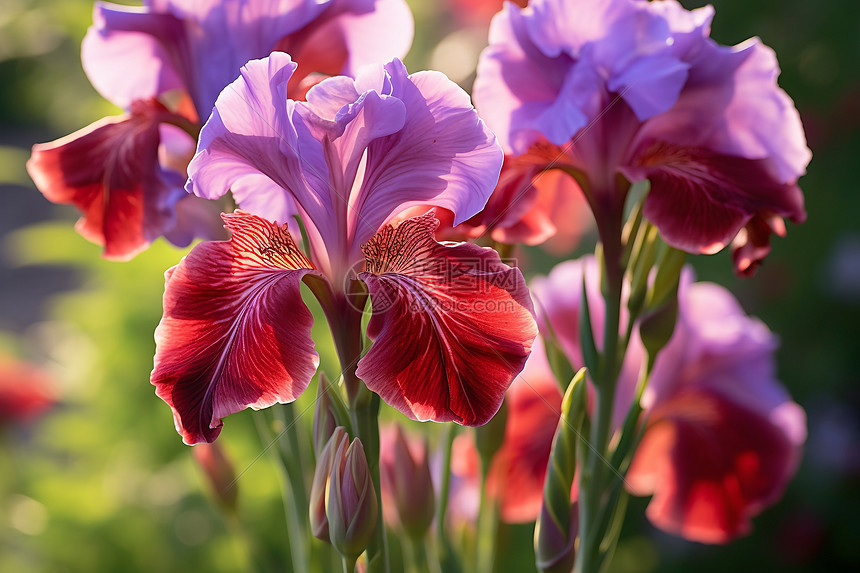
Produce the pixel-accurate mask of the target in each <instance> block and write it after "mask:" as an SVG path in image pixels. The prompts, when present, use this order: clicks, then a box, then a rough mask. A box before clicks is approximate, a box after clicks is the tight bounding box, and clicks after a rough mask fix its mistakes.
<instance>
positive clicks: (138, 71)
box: [81, 2, 185, 109]
mask: <svg viewBox="0 0 860 573" xmlns="http://www.w3.org/2000/svg"><path fill="white" fill-rule="evenodd" d="M184 38H185V32H184V30H183V27H182V23H181V22H180V21H179V20H178V19H176V18H175V17H173V16H171V15H170V14H156V13H151V12H149V11H147V10H146V8H133V7H129V6H118V5H114V4H107V3H104V2H96V5H95V8H94V11H93V25H92V26H90V28H89V30H87V35H86V36H85V37H84V41H83V44H82V45H81V61H82V63H83V67H84V71H85V72H86V74H87V77H88V78H89V80H90V82H92V84H93V87H95V88H96V90H97V91H98V92H99V93H100V94H101V95H103V96H104V97H105V98H106V99H108V100H110V101H111V102H112V103H114V104H115V105H117V106H119V107H122V108H126V109H127V108H128V107H130V105H131V103H132V102H133V101H134V100H137V99H148V98H152V97H156V96H158V95H160V94H162V93H164V92H166V91H168V90H172V89H182V88H185V76H183V75H182V74H183V73H184V70H181V69H179V68H177V62H176V60H175V59H174V56H175V53H172V52H171V51H170V47H171V46H174V45H175V47H174V49H178V48H179V45H181V43H182V42H183V41H184Z"/></svg>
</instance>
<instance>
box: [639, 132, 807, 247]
mask: <svg viewBox="0 0 860 573" xmlns="http://www.w3.org/2000/svg"><path fill="white" fill-rule="evenodd" d="M640 166H641V167H640ZM637 168H638V169H637ZM633 170H638V171H640V172H641V173H642V174H643V175H644V176H645V177H647V178H648V179H649V180H650V181H651V191H650V193H649V194H648V197H647V199H646V201H645V206H644V210H643V213H644V215H645V216H646V217H648V218H649V219H650V220H651V221H652V222H653V223H654V224H655V225H657V227H658V228H659V229H660V233H661V235H662V236H663V238H664V239H665V240H666V242H667V243H669V244H670V245H672V246H674V247H676V248H679V249H682V250H685V251H688V252H703V253H708V254H710V253H715V252H717V251H719V250H721V249H722V248H723V247H725V246H726V245H727V244H729V243H730V242H731V240H732V238H733V237H734V236H735V235H737V234H738V232H739V231H740V230H741V229H742V228H743V227H744V225H746V224H747V223H748V222H749V220H750V219H751V218H752V217H753V216H754V215H755V214H757V213H765V212H767V213H773V214H776V215H779V216H781V217H788V218H790V219H792V220H793V221H794V222H797V223H800V222H803V220H804V219H805V218H806V212H805V211H804V208H803V195H802V194H801V192H800V188H799V187H798V186H797V185H795V184H787V183H781V182H780V181H779V180H778V179H776V178H775V177H774V176H773V174H772V173H771V171H770V170H769V166H768V163H767V162H766V161H765V160H754V159H745V158H742V157H737V156H731V155H721V154H717V153H714V152H713V151H710V150H707V149H703V148H691V147H678V146H673V145H670V144H666V143H654V144H652V145H650V146H648V148H647V149H646V150H645V151H643V152H641V153H639V154H638V158H637V160H636V164H635V167H634V168H633V169H631V171H633Z"/></svg>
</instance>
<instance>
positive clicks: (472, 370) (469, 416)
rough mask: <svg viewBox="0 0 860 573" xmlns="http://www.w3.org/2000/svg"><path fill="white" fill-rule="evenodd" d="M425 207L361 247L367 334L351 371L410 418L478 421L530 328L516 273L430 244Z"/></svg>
mask: <svg viewBox="0 0 860 573" xmlns="http://www.w3.org/2000/svg"><path fill="white" fill-rule="evenodd" d="M437 226H438V221H437V220H436V219H435V217H433V215H432V214H430V213H428V214H426V215H424V216H422V217H416V218H412V219H407V220H405V221H403V222H401V223H400V225H398V226H397V227H396V228H395V227H393V226H391V225H386V226H385V227H383V229H382V230H381V231H380V232H379V233H378V234H377V235H376V236H374V237H373V239H371V240H370V241H369V242H368V243H367V244H366V245H364V246H363V250H364V252H365V257H366V268H367V270H366V272H363V273H361V274H360V275H359V278H361V280H363V281H364V282H365V283H366V284H367V288H368V290H369V292H370V298H371V302H372V305H373V314H372V316H371V319H370V322H369V324H368V327H367V334H368V336H369V337H370V338H371V339H372V340H374V344H373V346H372V347H371V349H370V351H369V352H368V353H367V354H366V355H365V356H364V357H363V358H362V359H361V361H360V362H359V364H358V370H357V375H358V377H359V378H361V379H362V380H364V382H365V384H367V387H368V388H370V389H371V390H373V391H374V392H376V393H377V394H379V395H380V396H381V397H382V399H383V400H385V401H386V402H387V403H388V404H390V405H392V406H394V407H395V408H397V409H398V410H400V411H401V412H403V413H404V414H406V415H407V416H409V417H410V418H413V419H417V420H434V421H439V422H442V421H455V422H457V423H459V424H463V425H481V424H484V423H486V422H487V421H488V420H489V419H490V418H491V417H492V416H493V415H494V414H495V413H496V411H497V410H498V409H499V406H500V405H501V402H502V399H503V398H504V395H505V391H506V390H507V388H508V387H509V386H510V384H511V382H512V381H513V379H514V377H515V376H516V375H517V374H518V373H519V372H520V370H522V368H523V365H524V364H525V360H526V358H527V357H528V355H529V352H530V350H531V346H532V342H533V340H534V338H535V336H536V334H537V327H536V325H535V322H534V311H533V309H532V303H531V299H530V298H529V295H528V291H527V289H526V287H525V282H524V281H523V278H522V275H521V273H520V271H519V270H518V269H515V268H511V267H508V266H507V265H505V264H503V263H502V262H501V261H500V260H499V257H498V254H496V252H495V251H493V250H492V249H487V248H482V247H478V246H476V245H474V244H470V243H460V244H441V243H437V242H436V241H434V240H433V231H434V230H435V229H436V227H437Z"/></svg>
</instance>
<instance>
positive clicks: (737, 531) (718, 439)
mask: <svg viewBox="0 0 860 573" xmlns="http://www.w3.org/2000/svg"><path fill="white" fill-rule="evenodd" d="M651 418H652V420H655V422H654V424H653V425H652V426H651V427H649V429H648V431H647V432H645V436H644V438H643V440H642V444H641V445H640V447H639V448H638V449H637V451H636V457H635V459H634V462H633V465H632V467H631V469H630V472H629V474H628V478H627V479H628V483H629V484H630V485H631V488H632V490H633V491H634V492H635V493H636V494H641V495H647V494H650V493H653V494H654V498H653V499H652V500H651V503H650V504H649V506H648V510H647V513H648V518H649V519H650V520H651V521H652V522H654V524H655V525H657V526H658V527H660V528H661V529H663V530H665V531H669V532H671V533H675V534H678V535H681V536H683V537H684V538H686V539H691V540H694V541H700V542H703V543H726V542H728V541H730V540H731V539H733V538H735V537H738V536H740V535H744V534H746V533H747V532H748V531H749V528H750V517H752V516H753V515H755V514H756V513H758V512H759V511H760V510H761V508H762V507H764V506H766V505H768V504H770V503H772V502H773V501H774V500H775V499H777V498H778V497H779V496H780V495H781V494H782V490H783V489H784V488H785V484H786V483H787V482H788V479H789V478H790V477H791V475H792V473H793V472H794V469H795V465H796V463H797V457H796V453H795V447H794V445H793V444H792V443H791V441H790V439H789V437H787V436H786V435H785V432H784V431H783V430H782V429H780V428H779V427H778V426H777V425H775V424H774V423H772V422H771V421H770V420H769V419H768V417H767V416H765V415H762V414H761V413H757V412H753V411H751V410H749V409H748V408H746V407H744V406H743V405H741V404H737V403H734V402H732V401H731V400H729V399H726V398H725V397H724V396H722V395H720V394H718V393H716V392H712V391H707V390H700V391H695V392H694V391H690V392H684V393H681V394H679V395H678V396H676V397H675V398H673V399H672V400H671V401H669V402H667V403H666V404H662V405H661V406H660V407H659V408H658V410H657V411H655V412H653V413H652V414H651Z"/></svg>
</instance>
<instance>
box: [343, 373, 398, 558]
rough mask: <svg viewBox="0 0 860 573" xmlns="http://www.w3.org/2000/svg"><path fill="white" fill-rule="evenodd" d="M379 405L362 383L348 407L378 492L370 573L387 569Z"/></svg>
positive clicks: (371, 546)
mask: <svg viewBox="0 0 860 573" xmlns="http://www.w3.org/2000/svg"><path fill="white" fill-rule="evenodd" d="M379 404H380V400H379V396H378V395H377V394H374V393H373V392H371V391H370V390H368V389H367V387H365V386H364V385H361V387H360V389H359V392H358V396H357V399H356V400H355V401H354V402H353V405H352V409H351V414H352V423H353V427H354V428H355V432H356V434H357V435H358V437H359V438H361V442H362V444H364V451H365V455H366V456H367V465H368V468H369V470H370V478H371V480H372V481H373V487H374V488H375V489H376V492H377V495H376V503H377V508H378V510H379V511H378V515H379V519H378V520H377V522H376V528H375V529H374V532H373V537H371V539H370V543H369V544H368V546H367V570H368V572H370V573H374V572H384V573H388V571H389V564H388V540H387V539H386V537H385V524H384V523H383V521H382V515H383V514H382V495H381V494H380V492H381V491H382V490H381V487H380V479H379Z"/></svg>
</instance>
